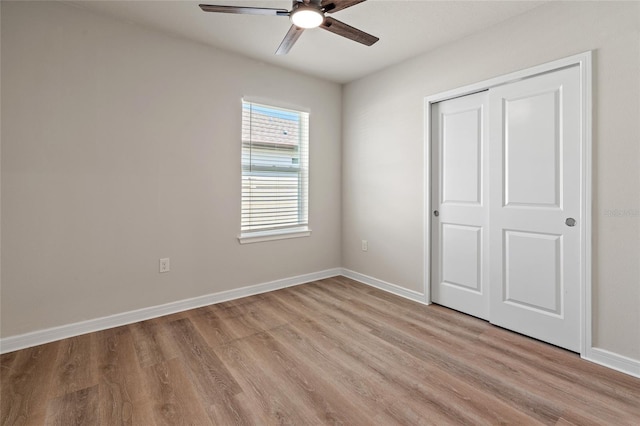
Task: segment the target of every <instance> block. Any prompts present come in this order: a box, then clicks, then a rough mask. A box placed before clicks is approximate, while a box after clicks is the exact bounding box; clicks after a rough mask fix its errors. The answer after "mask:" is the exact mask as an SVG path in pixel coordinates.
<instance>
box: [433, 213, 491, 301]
mask: <svg viewBox="0 0 640 426" xmlns="http://www.w3.org/2000/svg"><path fill="white" fill-rule="evenodd" d="M441 229H442V250H441V253H442V263H441V265H440V267H441V269H442V284H444V285H447V286H454V287H459V288H462V289H465V290H467V291H473V292H475V293H478V294H481V293H482V286H481V283H482V276H481V272H482V265H481V263H480V262H481V261H482V227H479V226H462V225H452V224H448V223H443V224H442V226H441ZM463 265H464V267H463Z"/></svg>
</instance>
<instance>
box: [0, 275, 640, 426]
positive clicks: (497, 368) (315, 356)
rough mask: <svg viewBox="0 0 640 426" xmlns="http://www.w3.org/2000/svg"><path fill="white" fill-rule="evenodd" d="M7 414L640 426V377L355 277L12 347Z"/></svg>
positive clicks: (177, 420) (8, 419) (73, 419)
mask: <svg viewBox="0 0 640 426" xmlns="http://www.w3.org/2000/svg"><path fill="white" fill-rule="evenodd" d="M0 380H1V382H0V397H1V400H0V410H1V413H0V424H2V425H5V424H8V425H23V424H24V425H42V424H61V425H62V424H63V425H86V424H92V425H93V424H98V425H145V426H147V425H149V426H153V425H182V424H183V425H213V424H219V425H225V426H226V425H236V424H238V425H276V424H278V425H280V424H293V425H321V424H350V425H385V426H386V425H408V424H411V425H414V424H415V425H422V424H424V425H468V424H473V425H495V424H513V425H525V424H526V425H535V424H545V425H589V424H594V425H633V426H638V425H640V379H637V378H634V377H631V376H628V375H624V374H622V373H618V372H616V371H613V370H610V369H607V368H604V367H602V366H599V365H596V364H593V363H589V362H587V361H584V360H581V359H580V357H579V356H577V355H576V354H574V353H571V352H567V351H565V350H563V349H560V348H557V347H554V346H551V345H548V344H545V343H542V342H539V341H537V340H534V339H530V338H527V337H524V336H521V335H519V334H516V333H512V332H510V331H507V330H504V329H501V328H498V327H494V326H492V325H491V324H489V323H487V322H485V321H482V320H479V319H477V318H473V317H470V316H467V315H463V314H460V313H458V312H455V311H452V310H450V309H447V308H444V307H441V306H436V305H431V306H424V305H421V304H417V303H414V302H412V301H410V300H407V299H402V298H399V297H397V296H394V295H391V294H389V293H385V292H383V291H380V290H378V289H375V288H372V287H369V286H366V285H363V284H361V283H357V282H355V281H353V280H350V279H348V278H345V277H335V278H330V279H326V280H321V281H317V282H314V283H309V284H306V285H301V286H296V287H291V288H286V289H282V290H278V291H274V292H270V293H266V294H261V295H257V296H252V297H247V298H243V299H238V300H233V301H228V302H224V303H219V304H216V305H211V306H205V307H202V308H198V309H193V310H190V311H186V312H181V313H178V314H173V315H168V316H165V317H162V318H156V319H153V320H149V321H143V322H139V323H136V324H131V325H128V326H123V327H118V328H114V329H111V330H104V331H100V332H97V333H92V334H88V335H84V336H78V337H74V338H71V339H65V340H61V341H59V342H54V343H51V344H47V345H42V346H38V347H34V348H29V349H24V350H21V351H16V352H12V353H9V354H4V355H2V356H0Z"/></svg>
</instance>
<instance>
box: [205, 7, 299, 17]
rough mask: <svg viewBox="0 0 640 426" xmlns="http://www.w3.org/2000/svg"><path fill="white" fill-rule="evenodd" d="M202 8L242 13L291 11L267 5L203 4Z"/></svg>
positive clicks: (286, 14)
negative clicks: (271, 7)
mask: <svg viewBox="0 0 640 426" xmlns="http://www.w3.org/2000/svg"><path fill="white" fill-rule="evenodd" d="M200 9H202V10H203V11H204V12H219V13H238V14H242V15H267V16H289V11H288V10H286V9H270V8H267V7H238V6H218V5H214V4H201V5H200Z"/></svg>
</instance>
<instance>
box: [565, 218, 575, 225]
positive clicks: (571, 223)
mask: <svg viewBox="0 0 640 426" xmlns="http://www.w3.org/2000/svg"><path fill="white" fill-rule="evenodd" d="M564 223H565V224H566V225H567V226H576V220H575V219H574V218H572V217H568V218H567V220H565V221H564Z"/></svg>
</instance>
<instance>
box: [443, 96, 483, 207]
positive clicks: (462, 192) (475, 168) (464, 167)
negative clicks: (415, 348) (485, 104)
mask: <svg viewBox="0 0 640 426" xmlns="http://www.w3.org/2000/svg"><path fill="white" fill-rule="evenodd" d="M441 120H442V133H443V134H442V138H443V143H442V145H441V147H442V165H443V167H442V203H443V204H445V203H469V204H480V195H481V187H480V185H481V184H482V177H481V176H480V173H481V172H482V164H480V161H481V159H482V157H481V156H480V152H481V144H482V134H481V131H482V121H481V120H482V108H480V107H478V106H474V107H473V108H472V109H470V110H466V111H465V110H463V111H450V112H443V113H442V116H441Z"/></svg>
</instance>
